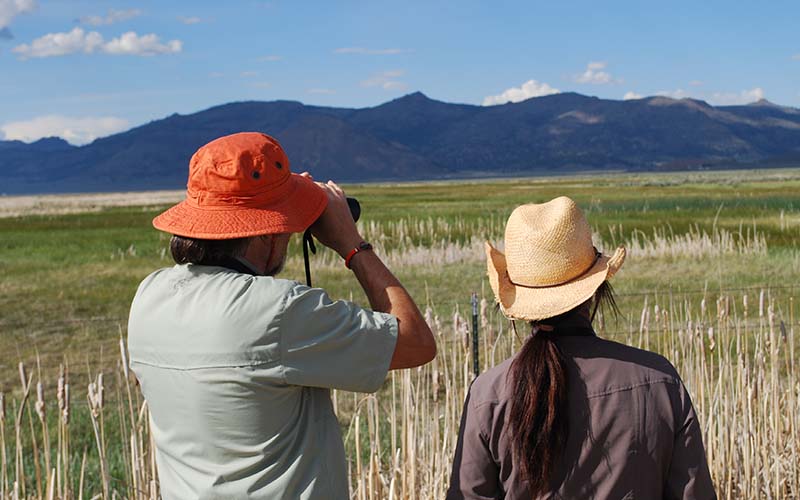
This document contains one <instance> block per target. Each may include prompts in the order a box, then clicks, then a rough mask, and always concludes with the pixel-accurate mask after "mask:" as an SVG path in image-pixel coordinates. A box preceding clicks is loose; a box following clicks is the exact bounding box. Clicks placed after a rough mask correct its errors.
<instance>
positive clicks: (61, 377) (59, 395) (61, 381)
mask: <svg viewBox="0 0 800 500" xmlns="http://www.w3.org/2000/svg"><path fill="white" fill-rule="evenodd" d="M59 372H60V373H59V374H58V388H57V389H56V399H58V411H60V412H63V411H64V404H65V403H66V400H65V398H64V386H65V385H66V376H65V374H64V365H63V364H62V365H61V367H60V368H59Z"/></svg>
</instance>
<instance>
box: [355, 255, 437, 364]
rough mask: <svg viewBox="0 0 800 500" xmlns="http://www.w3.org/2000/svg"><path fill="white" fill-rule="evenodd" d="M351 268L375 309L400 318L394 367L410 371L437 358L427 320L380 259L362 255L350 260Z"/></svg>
mask: <svg viewBox="0 0 800 500" xmlns="http://www.w3.org/2000/svg"><path fill="white" fill-rule="evenodd" d="M350 268H351V269H352V270H353V272H354V273H355V275H356V278H357V279H358V282H359V283H360V284H361V287H362V288H363V289H364V293H366V295H367V299H368V300H369V303H370V306H371V307H372V309H373V310H375V311H379V312H385V313H390V314H392V315H394V316H395V317H396V318H397V323H398V336H397V346H396V347H395V352H394V356H392V362H391V364H390V368H391V369H397V368H410V367H413V366H419V365H421V364H424V363H427V362H428V361H430V360H431V359H433V357H434V356H435V355H436V341H435V340H434V339H433V334H432V333H431V331H430V328H429V327H428V324H427V323H426V322H425V318H423V316H422V314H421V313H420V311H419V308H418V307H417V305H416V304H415V303H414V300H413V299H412V298H411V296H410V295H409V294H408V292H407V291H406V289H405V288H403V285H402V284H400V281H399V280H398V279H397V278H395V276H394V275H393V274H392V272H391V271H390V270H389V269H388V268H387V267H386V265H385V264H384V263H383V262H381V260H380V258H379V257H378V256H377V255H376V254H375V253H374V252H371V251H364V252H359V253H358V254H356V255H355V256H354V257H353V259H352V260H351V261H350Z"/></svg>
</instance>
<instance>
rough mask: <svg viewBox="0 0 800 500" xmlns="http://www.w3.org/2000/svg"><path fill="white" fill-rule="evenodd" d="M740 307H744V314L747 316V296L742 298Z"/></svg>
mask: <svg viewBox="0 0 800 500" xmlns="http://www.w3.org/2000/svg"><path fill="white" fill-rule="evenodd" d="M742 306H743V307H744V314H745V316H746V315H747V294H744V296H742Z"/></svg>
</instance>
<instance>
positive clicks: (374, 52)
mask: <svg viewBox="0 0 800 500" xmlns="http://www.w3.org/2000/svg"><path fill="white" fill-rule="evenodd" d="M408 52H411V51H410V50H409V49H368V48H366V47H342V48H339V49H336V50H334V51H333V53H334V54H364V55H368V56H393V55H397V54H405V53H408Z"/></svg>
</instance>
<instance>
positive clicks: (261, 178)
mask: <svg viewBox="0 0 800 500" xmlns="http://www.w3.org/2000/svg"><path fill="white" fill-rule="evenodd" d="M186 188H187V189H186V200H184V201H182V202H181V203H178V204H177V205H175V206H174V207H172V208H170V209H169V210H167V211H166V212H164V213H162V214H161V215H159V216H158V217H156V218H155V219H153V226H155V227H156V229H160V230H162V231H166V232H168V233H172V234H176V235H178V236H186V237H189V238H201V239H209V240H226V239H233V238H244V237H248V236H258V235H262V234H278V233H299V232H302V231H305V230H306V229H307V228H308V226H310V225H311V224H312V223H313V222H314V221H315V220H317V218H318V217H319V216H320V215H321V214H322V211H323V210H325V207H326V206H327V204H328V197H327V196H326V195H325V193H324V191H323V190H322V189H321V188H320V187H319V186H317V185H316V184H314V182H313V181H312V180H311V179H308V178H306V177H303V176H301V175H297V174H293V173H292V172H291V171H290V170H289V158H288V157H287V156H286V153H285V152H284V151H283V148H281V145H280V144H278V141H276V140H275V139H273V138H272V137H270V136H268V135H266V134H262V133H259V132H241V133H238V134H233V135H227V136H225V137H220V138H219V139H216V140H213V141H211V142H209V143H208V144H206V145H205V146H203V147H201V148H200V149H198V150H197V152H196V153H195V154H194V155H193V156H192V159H191V161H190V162H189V181H188V182H187V184H186Z"/></svg>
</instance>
